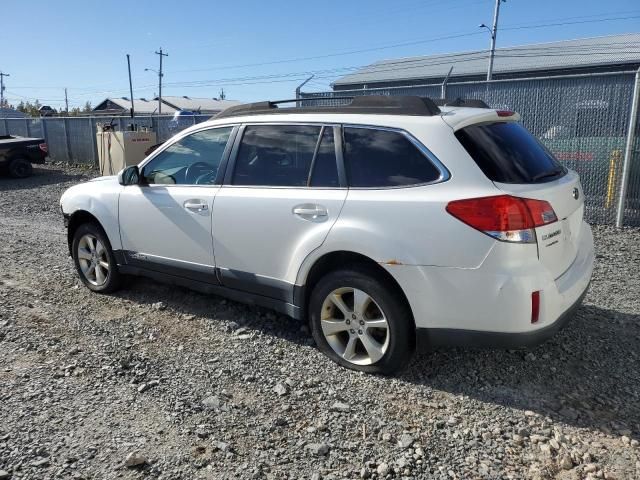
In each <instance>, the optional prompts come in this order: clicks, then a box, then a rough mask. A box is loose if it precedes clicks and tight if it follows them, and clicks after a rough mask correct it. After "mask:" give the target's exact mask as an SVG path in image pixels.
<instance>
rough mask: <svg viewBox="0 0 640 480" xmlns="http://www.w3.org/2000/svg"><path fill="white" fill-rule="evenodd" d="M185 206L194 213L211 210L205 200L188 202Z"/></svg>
mask: <svg viewBox="0 0 640 480" xmlns="http://www.w3.org/2000/svg"><path fill="white" fill-rule="evenodd" d="M183 206H184V208H186V209H187V210H191V211H192V212H206V211H207V210H209V205H207V203H206V202H205V201H204V200H195V199H192V200H187V201H185V202H184V203H183Z"/></svg>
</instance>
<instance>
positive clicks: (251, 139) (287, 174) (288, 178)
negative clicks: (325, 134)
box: [232, 125, 320, 187]
mask: <svg viewBox="0 0 640 480" xmlns="http://www.w3.org/2000/svg"><path fill="white" fill-rule="evenodd" d="M319 135H320V127H319V126H317V127H316V126H309V125H251V126H248V127H246V128H245V131H244V136H243V137H242V141H241V142H240V150H239V151H238V156H237V158H236V166H235V169H234V172H233V180H232V183H233V184H234V185H264V186H287V187H289V186H290V187H304V186H306V185H307V181H308V179H309V169H310V167H311V160H312V158H313V153H314V151H315V148H316V144H317V142H318V136H319Z"/></svg>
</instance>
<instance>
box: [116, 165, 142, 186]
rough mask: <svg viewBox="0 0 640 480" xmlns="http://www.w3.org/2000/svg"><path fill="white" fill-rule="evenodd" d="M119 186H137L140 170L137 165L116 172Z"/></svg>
mask: <svg viewBox="0 0 640 480" xmlns="http://www.w3.org/2000/svg"><path fill="white" fill-rule="evenodd" d="M118 183H119V184H120V185H138V184H139V183H140V170H139V169H138V166H137V165H131V166H129V167H126V168H123V169H122V170H120V172H118Z"/></svg>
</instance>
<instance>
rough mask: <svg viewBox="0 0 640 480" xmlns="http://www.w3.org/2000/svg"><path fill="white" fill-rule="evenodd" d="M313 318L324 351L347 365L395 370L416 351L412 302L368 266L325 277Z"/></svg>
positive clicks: (315, 298) (387, 371) (317, 288)
mask: <svg viewBox="0 0 640 480" xmlns="http://www.w3.org/2000/svg"><path fill="white" fill-rule="evenodd" d="M309 320H310V323H311V331H312V333H313V337H314V339H315V341H316V343H317V345H318V347H319V348H320V350H321V351H322V352H324V353H325V354H326V355H327V356H329V357H330V358H331V359H332V360H334V361H335V362H337V363H338V364H340V365H342V366H344V367H347V368H350V369H353V370H359V371H364V372H369V373H382V374H392V373H395V372H397V371H399V370H401V369H402V368H404V367H405V366H406V364H407V363H408V362H409V360H410V359H411V356H412V355H413V351H414V345H415V327H414V323H413V319H412V316H411V312H410V310H409V308H408V306H407V305H406V301H405V300H404V298H403V297H402V295H401V294H400V292H398V291H397V289H396V288H394V286H392V285H389V284H388V282H386V281H383V280H381V279H379V278H377V276H376V275H375V272H373V271H368V269H353V270H339V271H335V272H332V273H329V274H328V275H326V276H325V277H324V278H322V279H321V280H320V281H319V282H318V284H317V285H316V286H315V288H314V289H313V292H312V293H311V298H310V301H309Z"/></svg>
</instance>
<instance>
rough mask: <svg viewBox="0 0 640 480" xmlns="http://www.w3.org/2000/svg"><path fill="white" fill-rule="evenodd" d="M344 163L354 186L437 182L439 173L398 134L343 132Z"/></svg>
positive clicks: (360, 129)
mask: <svg viewBox="0 0 640 480" xmlns="http://www.w3.org/2000/svg"><path fill="white" fill-rule="evenodd" d="M344 144H345V164H346V169H347V177H348V179H349V185H351V186H352V187H394V186H399V185H416V184H419V183H428V182H433V181H435V180H437V179H438V178H439V177H440V172H439V171H438V169H437V168H436V167H435V166H434V165H433V164H432V163H431V161H430V160H429V159H428V158H427V157H425V155H424V154H423V153H422V152H421V151H420V150H418V148H417V147H416V146H415V145H414V144H413V143H411V141H410V140H409V139H408V138H407V137H405V136H404V135H403V134H401V133H399V132H392V131H389V130H376V129H370V128H349V127H346V128H345V129H344Z"/></svg>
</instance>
